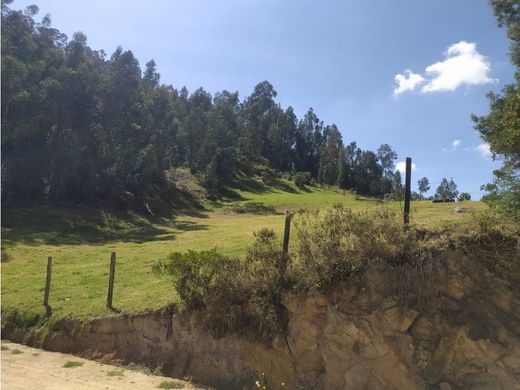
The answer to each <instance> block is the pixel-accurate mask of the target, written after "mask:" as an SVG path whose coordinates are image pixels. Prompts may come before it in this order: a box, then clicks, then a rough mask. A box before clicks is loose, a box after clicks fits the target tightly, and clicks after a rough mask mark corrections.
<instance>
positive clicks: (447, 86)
mask: <svg viewBox="0 0 520 390" xmlns="http://www.w3.org/2000/svg"><path fill="white" fill-rule="evenodd" d="M476 47H477V45H476V44H475V43H469V42H465V41H460V42H459V43H455V44H453V45H451V46H450V47H448V50H447V51H446V53H445V54H444V55H445V57H446V59H445V60H444V61H441V62H436V63H435V64H432V65H430V66H428V67H427V68H426V75H427V76H429V82H428V83H427V84H426V85H425V86H424V87H422V90H421V91H422V92H425V93H427V92H437V91H454V90H456V89H457V88H458V87H460V86H461V85H464V84H465V85H483V84H489V83H493V82H494V80H493V79H492V78H491V77H489V72H490V71H491V66H490V65H489V61H488V60H487V59H486V57H484V56H483V55H482V54H480V53H479V52H477V48H476Z"/></svg>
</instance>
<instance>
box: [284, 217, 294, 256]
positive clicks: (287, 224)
mask: <svg viewBox="0 0 520 390" xmlns="http://www.w3.org/2000/svg"><path fill="white" fill-rule="evenodd" d="M291 218H292V214H291V213H290V212H289V211H286V212H285V230H284V232H283V252H284V253H288V252H289V236H290V234H291Z"/></svg>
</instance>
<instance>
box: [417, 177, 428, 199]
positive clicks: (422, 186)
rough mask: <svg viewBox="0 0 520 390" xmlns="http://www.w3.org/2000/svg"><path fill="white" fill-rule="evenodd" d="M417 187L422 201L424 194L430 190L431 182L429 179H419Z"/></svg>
mask: <svg viewBox="0 0 520 390" xmlns="http://www.w3.org/2000/svg"><path fill="white" fill-rule="evenodd" d="M417 185H418V187H419V194H420V197H421V199H422V198H423V194H424V193H425V192H428V191H429V190H430V181H429V180H428V178H427V177H423V178H422V179H419V181H418V182H417Z"/></svg>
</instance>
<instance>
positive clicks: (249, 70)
mask: <svg viewBox="0 0 520 390" xmlns="http://www.w3.org/2000/svg"><path fill="white" fill-rule="evenodd" d="M33 3H35V4H36V5H38V6H39V8H40V16H44V15H45V14H46V13H50V14H51V19H52V24H53V26H54V27H56V28H58V29H60V30H61V31H62V32H64V33H65V34H67V35H68V36H69V37H71V36H72V34H73V33H74V32H75V31H82V32H84V33H85V34H86V35H87V37H88V44H89V46H91V47H92V48H93V49H96V50H101V49H102V50H104V51H105V52H106V53H107V55H108V56H110V55H111V54H112V52H113V51H114V50H115V48H116V47H117V46H118V45H121V46H122V47H123V49H126V50H128V49H130V50H132V51H133V53H134V55H135V56H136V57H137V58H138V59H139V61H140V63H141V66H143V67H144V64H145V63H146V62H147V61H148V60H150V59H152V58H153V59H154V60H155V61H156V63H157V65H158V70H159V72H160V73H161V81H162V82H163V83H165V84H172V85H173V86H174V87H176V88H181V87H182V86H186V87H187V88H188V89H189V90H190V91H193V90H195V89H196V88H198V87H200V86H202V87H203V88H204V89H205V90H207V91H209V92H212V93H214V92H217V91H220V90H223V89H227V90H230V91H239V93H240V96H241V98H242V99H243V98H244V97H246V96H248V95H249V94H250V93H251V92H252V90H253V88H254V86H255V85H256V84H257V83H258V82H260V81H263V80H268V81H269V82H271V83H272V84H273V85H274V87H275V89H276V90H277V91H278V97H277V100H278V101H279V102H280V103H281V104H282V106H284V107H286V106H288V105H292V106H293V107H294V108H295V111H296V113H297V114H298V116H299V117H302V116H303V114H304V113H305V112H306V111H307V109H308V108H309V107H313V108H314V110H315V112H316V114H317V115H318V117H319V118H320V119H322V120H323V121H324V122H325V123H329V124H332V123H336V125H337V126H338V127H339V128H340V130H341V132H342V134H343V138H344V141H345V142H350V141H353V140H355V141H357V142H358V145H360V146H361V147H362V148H365V149H371V150H375V149H376V148H377V147H378V146H379V145H380V144H382V143H388V144H390V145H391V146H392V147H393V148H394V150H396V152H397V153H398V154H399V160H398V161H404V159H405V157H406V156H410V157H412V159H413V162H414V164H415V165H416V170H415V171H414V172H413V176H412V181H413V183H414V184H416V182H417V180H418V179H419V178H420V177H423V176H426V177H428V178H429V179H430V182H431V183H432V190H434V189H435V187H436V185H437V184H438V182H440V180H441V178H442V177H448V178H449V177H453V179H454V180H455V182H456V183H457V184H458V186H459V190H461V191H466V192H470V193H471V194H472V196H473V197H474V198H478V197H479V196H480V191H479V188H480V185H481V184H483V183H486V182H487V181H490V180H491V178H492V170H493V169H494V168H496V167H498V165H499V164H498V162H494V161H492V160H491V159H490V157H489V156H486V155H485V146H482V145H481V144H482V141H481V140H480V138H479V137H478V134H477V133H476V131H475V130H474V129H473V126H472V122H471V120H470V115H471V114H472V113H476V114H484V113H486V112H487V109H488V101H487V98H486V97H485V95H486V93H487V92H489V91H500V89H501V88H502V87H503V86H504V85H505V84H507V83H509V82H511V81H512V80H513V72H514V70H513V67H512V65H511V64H510V62H509V57H508V54H507V53H508V47H509V42H508V40H507V38H506V35H505V32H504V31H503V30H502V29H499V28H498V27H497V26H496V22H495V18H494V16H493V14H492V11H491V9H490V7H489V5H488V1H487V0H437V1H428V2H427V1H417V0H396V1H388V0H370V1H367V0H350V1H346V0H344V1H335V0H332V1H330V0H329V1H326V2H323V1H310V0H299V1H295V0H294V1H280V0H248V1H243V0H242V1H235V0H232V1H214V0H204V1H196V0H190V1H189V0H185V1H180V0H179V1H177V0H169V1H167V0H154V1H124V0H110V1H99V0H90V1H85V0H76V1H66V0H40V1H26V0H23V1H15V2H14V3H13V4H12V5H11V7H12V8H24V7H25V6H27V5H29V4H33ZM450 47H451V49H450V53H449V54H448V53H447V51H448V49H449V48H450ZM449 59H451V61H447V60H449ZM429 67H430V68H429ZM427 68H429V69H430V72H427ZM406 70H409V72H407V73H405V71H406ZM397 75H402V77H404V78H405V79H406V80H405V83H403V84H402V86H401V87H402V89H404V91H403V92H402V93H398V94H397V95H396V93H395V91H396V90H398V84H397V83H396V79H395V77H396V76H397ZM410 75H412V77H411V78H410ZM414 80H416V81H418V82H416V83H414V82H413V81H414ZM414 84H415V85H414ZM412 86H413V89H412V88H411V87H412ZM406 88H408V90H406Z"/></svg>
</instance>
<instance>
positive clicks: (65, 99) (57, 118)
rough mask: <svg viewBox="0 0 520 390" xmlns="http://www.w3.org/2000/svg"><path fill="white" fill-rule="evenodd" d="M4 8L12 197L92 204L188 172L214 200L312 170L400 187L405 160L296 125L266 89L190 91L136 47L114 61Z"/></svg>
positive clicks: (363, 186) (387, 189)
mask: <svg viewBox="0 0 520 390" xmlns="http://www.w3.org/2000/svg"><path fill="white" fill-rule="evenodd" d="M9 3H10V1H3V2H2V201H3V202H5V201H12V202H16V201H27V200H29V201H39V200H42V199H43V198H48V199H49V200H50V201H53V202H63V201H71V202H79V203H82V202H92V201H95V200H97V199H106V200H109V201H110V200H117V199H118V198H120V197H121V196H123V195H122V194H132V196H136V197H138V198H145V197H146V196H147V194H150V193H154V194H157V193H161V192H164V191H167V190H168V185H169V184H168V172H171V170H172V169H175V168H176V167H187V168H189V169H190V170H191V172H192V173H194V174H196V175H197V176H198V177H199V178H200V180H201V182H202V184H203V185H204V186H205V187H206V188H207V190H208V193H209V194H210V195H211V196H214V197H215V196H218V194H219V192H220V191H221V190H222V188H224V187H225V186H226V185H227V184H228V183H229V182H230V181H231V180H232V179H233V178H234V177H236V175H254V174H255V173H256V172H257V169H258V167H264V168H265V167H268V169H271V170H273V172H290V173H292V174H293V175H295V174H297V173H298V172H304V173H306V174H307V175H308V176H309V177H310V178H311V179H312V180H313V181H315V182H317V183H319V184H328V185H338V186H340V187H341V188H344V189H351V190H353V191H356V192H357V193H359V194H364V195H369V196H383V195H384V194H388V193H392V192H396V191H400V190H401V188H402V184H401V176H400V173H399V172H398V171H395V167H394V161H395V160H396V159H397V154H396V153H395V152H394V151H393V150H392V148H391V147H390V146H389V145H387V144H385V145H382V146H381V147H380V148H379V149H378V150H377V151H375V152H374V151H370V150H362V149H361V148H359V147H358V146H357V145H356V143H355V142H351V143H349V144H344V142H343V139H342V135H341V133H340V131H339V129H338V128H337V126H336V125H334V124H332V125H329V124H325V123H324V122H323V121H322V120H320V119H319V118H318V116H317V114H316V113H315V112H314V110H313V109H312V108H309V110H308V111H307V113H306V114H305V115H304V116H303V118H298V117H297V116H296V114H295V113H294V110H293V108H292V107H287V108H283V107H281V105H280V104H279V103H278V102H276V100H275V98H276V95H277V93H276V90H275V89H274V87H273V86H272V85H271V84H270V83H269V82H268V81H263V82H260V83H259V84H257V85H256V86H255V88H254V91H253V92H252V94H251V95H250V96H247V97H246V98H245V99H243V100H241V99H240V98H239V95H238V92H229V91H222V92H218V93H215V94H214V95H212V94H210V93H209V92H207V91H205V90H204V89H203V88H199V89H197V90H196V91H194V92H192V93H189V92H188V90H187V89H186V88H181V89H180V90H178V89H176V88H174V87H172V86H171V85H164V84H161V82H160V74H159V73H158V71H157V66H156V63H155V62H154V61H153V60H151V61H149V62H147V63H146V65H145V68H144V71H143V70H142V69H141V68H140V65H139V62H138V61H137V59H136V58H135V57H134V55H133V54H132V52H131V51H129V50H127V51H124V50H123V49H122V48H121V47H118V48H117V49H116V51H115V52H114V53H113V54H112V55H111V56H110V57H107V56H106V54H105V53H104V52H103V51H96V50H93V49H92V48H90V47H89V46H88V45H87V37H86V36H85V35H84V34H83V33H81V32H78V33H75V34H74V35H73V37H72V39H70V40H68V38H67V36H66V35H65V34H63V33H61V32H60V31H59V30H57V29H55V28H53V27H52V26H51V21H50V17H49V16H48V15H47V16H45V17H43V18H42V20H41V21H40V22H37V21H36V20H35V16H36V14H37V13H38V7H36V6H30V7H27V8H26V9H25V10H13V9H11V8H9V7H8V5H9Z"/></svg>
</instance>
